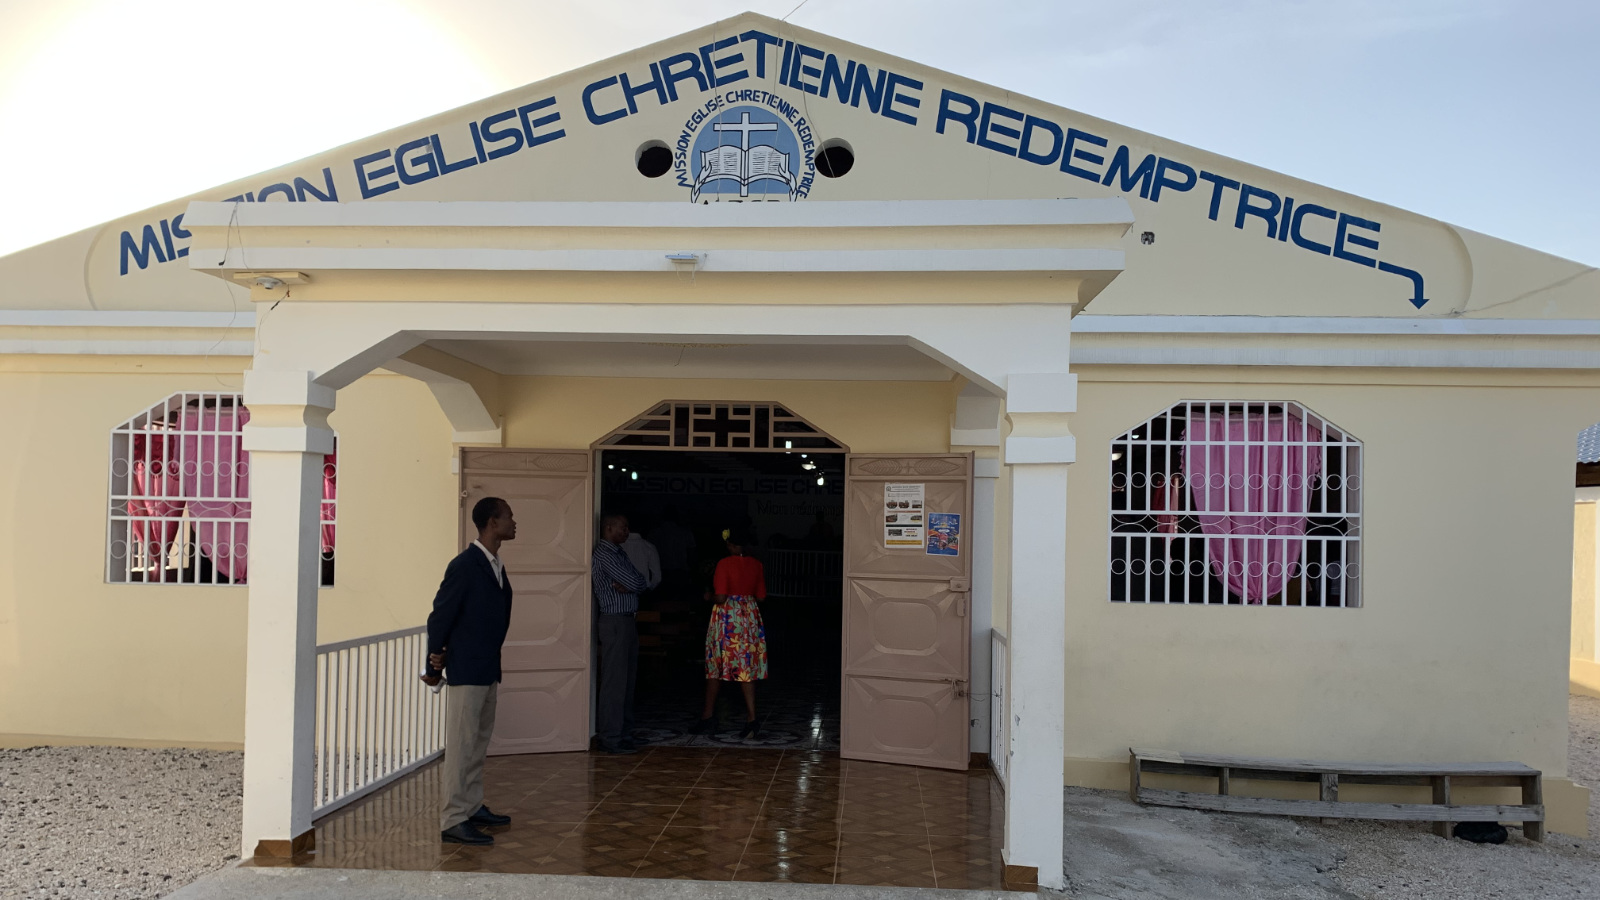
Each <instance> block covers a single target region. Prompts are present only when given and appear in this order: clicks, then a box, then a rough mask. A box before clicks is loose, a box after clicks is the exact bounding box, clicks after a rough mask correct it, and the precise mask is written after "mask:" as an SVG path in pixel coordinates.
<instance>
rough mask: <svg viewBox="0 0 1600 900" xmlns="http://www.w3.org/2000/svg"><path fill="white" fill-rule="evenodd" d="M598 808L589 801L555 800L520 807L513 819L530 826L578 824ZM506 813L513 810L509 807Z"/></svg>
mask: <svg viewBox="0 0 1600 900" xmlns="http://www.w3.org/2000/svg"><path fill="white" fill-rule="evenodd" d="M596 806H597V804H595V803H591V802H589V801H581V802H580V801H573V800H554V801H550V802H547V803H539V804H536V805H531V806H518V807H517V808H516V815H515V816H514V817H513V818H514V819H520V820H522V821H523V822H524V823H526V824H528V825H539V824H545V823H564V822H570V823H572V824H577V823H579V822H582V821H584V820H585V819H586V818H587V817H588V816H589V814H590V813H591V812H593V811H594V809H595V808H596ZM506 811H507V813H510V812H511V808H509V807H508V808H507V810H506Z"/></svg>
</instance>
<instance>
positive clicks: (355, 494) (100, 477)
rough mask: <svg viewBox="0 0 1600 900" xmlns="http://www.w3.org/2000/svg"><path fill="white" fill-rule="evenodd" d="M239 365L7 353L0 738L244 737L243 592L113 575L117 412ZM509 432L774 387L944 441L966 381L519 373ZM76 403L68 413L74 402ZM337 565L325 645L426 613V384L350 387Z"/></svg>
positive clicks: (838, 432) (578, 434)
mask: <svg viewBox="0 0 1600 900" xmlns="http://www.w3.org/2000/svg"><path fill="white" fill-rule="evenodd" d="M240 362H242V360H219V361H215V362H202V361H195V360H181V359H180V360H176V361H174V360H173V359H171V358H153V357H152V358H129V357H104V358H99V359H94V358H83V357H78V358H58V357H0V416H4V418H5V420H6V421H9V422H12V423H14V425H13V427H12V428H10V429H8V440H7V441H5V442H3V444H0V496H4V497H5V498H6V508H7V510H8V511H9V514H7V515H5V516H0V572H4V573H5V576H6V577H5V579H4V580H3V581H0V679H3V680H4V683H5V684H6V685H7V689H6V690H5V691H3V692H0V745H3V744H5V743H12V744H16V743H33V742H36V741H37V740H38V738H39V737H41V736H42V737H44V738H47V739H49V740H51V741H61V742H65V741H73V742H79V741H82V742H89V741H104V742H113V743H120V744H130V745H137V744H143V743H154V744H181V745H188V746H239V745H241V743H242V741H243V728H244V643H245V604H246V600H247V597H246V592H245V590H244V589H243V588H234V587H226V586H218V587H210V586H180V585H171V586H161V585H119V584H107V583H106V582H105V576H104V553H105V533H106V531H105V528H106V520H105V514H104V512H103V510H105V509H106V491H107V476H106V471H107V453H108V452H109V446H110V443H109V432H110V429H111V428H112V427H114V426H115V425H116V424H118V423H120V422H122V421H123V420H125V419H127V418H128V417H130V416H132V415H134V414H136V413H137V412H139V411H141V410H143V409H144V408H146V407H148V406H150V405H152V404H154V403H157V402H159V401H160V400H162V399H163V398H165V397H166V396H168V395H169V394H172V393H175V392H178V391H184V390H234V389H238V387H239V385H240V381H241V374H240V366H239V363H240ZM502 390H503V394H504V405H505V410H506V435H507V440H508V444H509V445H511V446H528V447H550V448H587V447H589V446H590V444H592V443H593V442H594V441H596V440H598V439H599V438H601V437H603V436H604V435H605V434H606V433H607V432H609V431H611V430H612V429H614V428H617V427H619V426H621V425H622V424H624V423H625V422H627V421H628V420H629V419H631V418H633V417H634V416H636V415H638V414H639V413H641V412H643V411H645V410H646V409H647V408H649V407H650V406H652V405H654V404H655V403H657V402H659V401H661V400H667V399H751V400H773V401H777V402H781V403H784V404H786V405H788V406H790V407H791V408H792V409H793V410H794V411H795V412H797V413H798V414H800V415H802V416H805V417H806V418H808V419H810V420H811V421H812V422H813V423H814V424H816V425H817V426H818V427H819V428H822V429H824V430H825V431H827V432H828V433H830V434H832V435H834V436H835V437H837V438H838V439H839V440H841V441H843V442H845V443H846V444H847V445H849V446H850V447H851V448H852V449H855V450H860V451H863V452H874V451H889V450H895V451H906V452H945V451H947V450H948V449H949V417H950V414H951V412H952V410H953V409H954V403H955V399H954V398H955V394H956V392H957V391H958V390H959V385H958V384H957V383H956V382H793V381H748V380H745V381H710V380H706V381H697V380H655V379H628V378H553V377H525V378H518V377H507V378H504V379H503V380H502ZM68 411H70V413H69V412H68ZM330 422H331V424H332V425H333V426H334V428H335V429H337V431H338V434H339V441H340V445H339V455H340V464H339V532H338V560H339V564H338V566H339V567H338V573H337V579H336V581H337V584H336V586H335V587H332V588H327V589H324V590H323V591H322V592H321V595H320V605H319V610H318V629H317V631H318V640H319V641H320V642H328V641H337V640H344V639H347V638H352V637H358V636H361V635H366V634H376V633H381V632H384V631H391V630H395V629H399V628H408V627H412V626H415V625H418V624H421V623H422V621H423V620H424V619H425V617H426V615H427V610H428V608H429V604H430V602H431V601H432V598H433V592H434V589H435V587H436V586H437V585H438V579H439V576H440V573H441V572H443V569H444V564H445V563H446V562H447V561H448V560H449V558H450V556H451V555H452V554H453V553H454V552H455V549H456V528H457V516H458V506H457V501H456V493H457V490H458V478H457V476H456V475H454V474H452V471H451V458H452V455H453V453H454V448H453V447H452V445H451V442H450V426H449V423H448V422H447V421H446V420H445V418H444V416H443V414H442V413H441V412H440V411H439V407H438V405H437V403H435V401H434V399H433V397H432V396H431V395H430V394H429V392H428V390H427V388H426V387H425V386H423V385H422V384H421V383H420V382H416V381H413V380H411V379H409V378H402V377H398V376H394V375H388V374H381V373H380V374H375V375H371V376H368V377H366V378H363V379H361V380H359V381H357V382H356V383H355V384H353V385H351V386H350V387H348V388H346V389H344V390H343V391H340V393H339V408H338V410H337V411H336V412H335V413H334V414H333V416H332V417H331V418H330Z"/></svg>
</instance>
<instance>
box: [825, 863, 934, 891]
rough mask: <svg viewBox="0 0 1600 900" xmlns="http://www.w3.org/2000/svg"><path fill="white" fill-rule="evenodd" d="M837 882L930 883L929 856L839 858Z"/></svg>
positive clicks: (916, 884)
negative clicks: (917, 857)
mask: <svg viewBox="0 0 1600 900" xmlns="http://www.w3.org/2000/svg"><path fill="white" fill-rule="evenodd" d="M834 880H835V883H837V884H872V885H886V886H890V887H930V888H931V887H934V886H935V880H934V875H933V860H932V859H930V858H926V857H925V858H923V859H920V860H917V859H894V860H878V859H844V858H841V859H840V860H839V865H838V874H837V875H836V876H835V879H834Z"/></svg>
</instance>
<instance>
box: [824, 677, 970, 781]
mask: <svg viewBox="0 0 1600 900" xmlns="http://www.w3.org/2000/svg"><path fill="white" fill-rule="evenodd" d="M845 685H846V686H845V692H844V717H843V720H844V721H845V722H848V723H851V724H850V726H849V727H847V728H846V729H845V730H844V735H843V738H842V740H841V743H840V747H839V749H840V755H842V756H844V757H846V758H847V759H871V760H877V761H879V762H890V763H908V764H911V765H917V766H936V767H939V768H945V769H951V768H959V769H965V768H966V767H967V760H968V755H967V736H968V734H969V729H968V727H967V700H966V698H965V697H957V696H956V692H955V691H954V690H952V689H951V687H952V686H951V685H950V684H947V683H943V682H937V681H901V680H898V679H891V678H871V677H861V676H857V677H854V678H848V679H846V681H845ZM957 760H959V764H956V762H955V761H957Z"/></svg>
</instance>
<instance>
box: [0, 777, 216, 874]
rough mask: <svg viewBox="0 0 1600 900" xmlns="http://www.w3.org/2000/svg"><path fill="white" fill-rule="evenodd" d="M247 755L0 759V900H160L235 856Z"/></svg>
mask: <svg viewBox="0 0 1600 900" xmlns="http://www.w3.org/2000/svg"><path fill="white" fill-rule="evenodd" d="M243 765H244V754H242V753H226V752H219V751H211V750H128V749H123V748H117V747H36V748H33V749H30V750H0V897H7V898H11V897H17V898H22V897H29V898H33V897H39V898H46V897H64V898H72V900H78V898H104V900H134V898H147V897H160V896H162V895H163V894H167V893H170V892H172V891H175V890H177V889H178V888H179V887H182V886H183V885H185V884H188V883H189V882H191V881H193V880H194V879H196V878H199V877H200V876H201V875H204V874H206V873H207V872H210V871H213V870H215V869H218V868H221V867H222V866H223V865H226V864H227V863H228V862H229V861H231V860H234V859H237V858H238V853H239V816H240V808H239V803H240V792H241V785H242V783H243V782H242V773H241V770H242V768H243Z"/></svg>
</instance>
